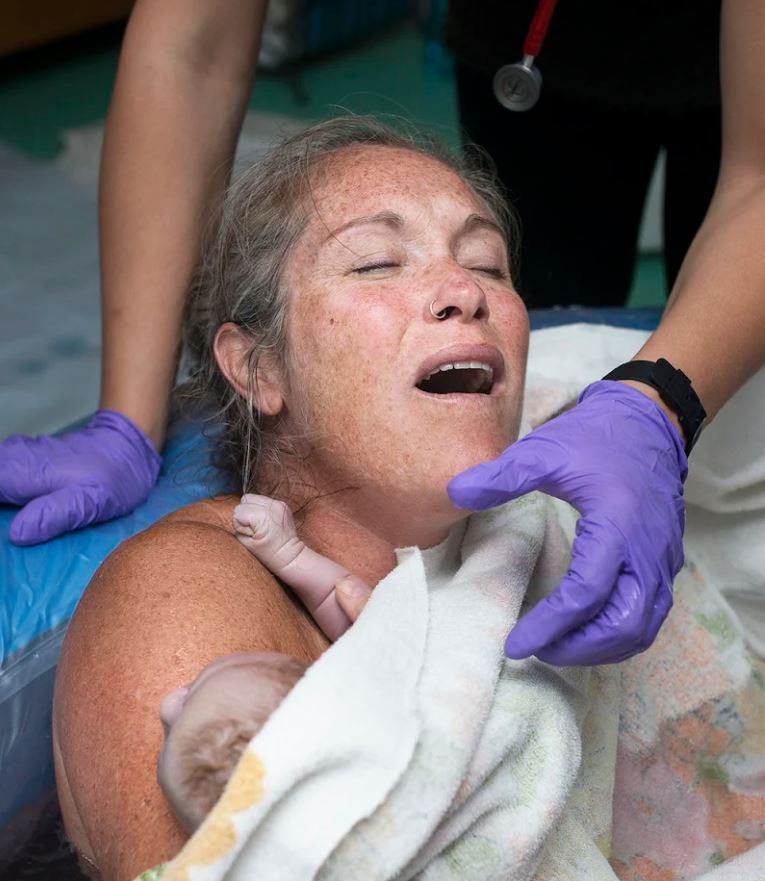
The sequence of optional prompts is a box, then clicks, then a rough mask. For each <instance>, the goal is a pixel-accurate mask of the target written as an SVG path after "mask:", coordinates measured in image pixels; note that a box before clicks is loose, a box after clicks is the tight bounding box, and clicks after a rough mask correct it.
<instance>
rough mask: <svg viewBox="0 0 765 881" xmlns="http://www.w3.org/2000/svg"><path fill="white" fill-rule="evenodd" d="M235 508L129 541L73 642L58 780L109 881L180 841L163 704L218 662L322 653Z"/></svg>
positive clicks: (179, 519)
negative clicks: (163, 755) (241, 655)
mask: <svg viewBox="0 0 765 881" xmlns="http://www.w3.org/2000/svg"><path fill="white" fill-rule="evenodd" d="M232 510H233V502H232V501H229V502H228V512H227V510H226V503H225V502H220V501H218V500H212V501H211V502H210V503H201V504H199V505H194V506H189V508H186V509H184V510H182V511H179V512H176V513H175V514H174V515H172V516H170V517H166V518H164V519H163V520H161V521H159V522H158V523H156V524H154V525H153V526H152V527H150V528H149V529H147V530H145V531H144V532H142V533H140V534H138V535H136V536H134V537H133V538H131V539H129V540H128V541H125V542H123V544H121V545H120V546H119V548H117V550H116V551H114V552H113V553H112V554H111V555H110V556H109V557H108V558H107V560H106V561H105V562H104V563H103V565H102V566H101V567H100V569H99V570H98V572H97V573H96V575H95V576H94V578H93V580H92V581H91V584H90V585H89V587H88V589H87V591H86V592H85V594H84V596H83V598H82V600H81V602H80V605H79V606H78V608H77V611H76V612H75V615H74V616H73V618H72V622H71V624H70V627H69V632H68V633H67V637H66V640H65V644H64V649H63V651H62V655H61V661H60V664H59V670H58V676H57V681H56V695H55V707H54V728H55V733H56V738H57V743H58V745H59V747H60V765H61V768H60V771H62V772H63V774H64V775H65V777H66V780H67V784H68V786H69V788H70V790H71V793H72V796H73V799H74V802H75V803H76V805H77V807H78V809H79V818H80V820H81V822H82V826H83V829H84V833H85V835H86V837H87V840H88V842H89V844H90V849H91V850H92V853H93V855H94V856H95V859H96V862H97V863H98V865H99V868H100V869H101V872H102V876H103V877H104V878H105V879H109V881H111V879H115V881H121V879H123V878H126V879H128V878H133V877H135V876H136V875H138V874H139V872H140V871H142V870H144V869H146V868H149V867H150V866H151V865H153V864H156V863H158V862H161V861H163V860H166V859H168V858H169V857H171V856H173V855H174V853H175V852H177V850H178V848H179V846H180V844H181V843H182V841H183V840H184V837H185V836H184V834H183V832H182V830H181V829H180V827H179V826H178V825H177V823H176V822H175V820H174V818H173V816H172V814H171V812H170V810H169V808H168V806H167V804H166V802H165V800H164V797H163V795H162V793H161V791H160V790H159V787H158V785H157V782H156V762H157V755H158V752H159V748H160V746H161V743H162V727H161V723H160V719H159V704H160V702H161V699H162V697H163V696H164V695H165V694H166V693H168V692H169V691H171V690H173V689H174V688H177V687H178V686H180V685H182V684H184V683H186V682H189V681H190V680H192V679H194V678H195V677H196V675H197V674H198V673H199V671H200V670H201V669H202V668H203V667H204V666H205V665H206V664H208V663H209V662H210V661H211V660H212V659H213V658H214V657H217V656H219V655H223V654H228V653H230V652H237V651H248V650H256V651H257V650H263V651H280V652H284V653H286V654H291V655H294V656H297V657H299V658H301V659H304V660H306V661H308V662H309V663H310V662H311V661H313V660H315V658H316V657H317V656H318V655H319V654H320V653H321V651H322V650H323V648H324V647H325V645H326V643H325V642H324V641H323V637H321V635H320V634H318V633H317V630H316V628H315V625H313V624H311V622H310V621H309V620H308V618H307V615H306V614H305V613H304V612H303V611H302V610H301V609H299V608H298V607H297V606H296V605H295V603H294V601H293V600H291V599H290V598H289V597H288V596H287V594H286V593H285V591H284V590H283V589H282V588H281V587H280V585H279V584H278V583H277V582H276V580H275V579H274V577H273V576H272V575H271V574H270V573H269V572H268V571H267V570H265V569H264V568H263V567H262V566H261V564H260V563H259V562H258V561H257V560H256V559H255V558H254V557H252V556H251V554H250V553H249V552H248V551H247V550H246V549H245V548H244V547H242V546H241V545H240V544H239V542H238V541H237V540H236V538H235V537H234V535H233V532H232V530H231V527H230V526H228V522H230V512H231V511H232ZM227 518H229V519H228V520H227Z"/></svg>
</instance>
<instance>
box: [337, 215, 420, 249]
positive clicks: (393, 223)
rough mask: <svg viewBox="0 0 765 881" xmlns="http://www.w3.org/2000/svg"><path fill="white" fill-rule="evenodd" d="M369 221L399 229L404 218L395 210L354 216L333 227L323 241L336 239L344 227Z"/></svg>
mask: <svg viewBox="0 0 765 881" xmlns="http://www.w3.org/2000/svg"><path fill="white" fill-rule="evenodd" d="M370 223H382V224H384V225H385V226H388V227H390V228H391V229H401V227H403V226H404V218H403V217H402V216H401V215H400V214H396V212H395V211H379V212H378V213H377V214H368V215H366V216H364V217H354V218H353V219H352V220H349V221H348V222H347V223H344V224H342V225H341V226H338V227H337V229H333V230H332V231H331V232H330V233H329V235H328V236H327V238H326V239H324V242H328V241H329V240H330V239H336V238H337V237H338V235H339V234H340V233H341V232H344V231H345V230H346V229H350V228H351V227H353V226H365V225H367V224H370ZM324 242H322V244H324Z"/></svg>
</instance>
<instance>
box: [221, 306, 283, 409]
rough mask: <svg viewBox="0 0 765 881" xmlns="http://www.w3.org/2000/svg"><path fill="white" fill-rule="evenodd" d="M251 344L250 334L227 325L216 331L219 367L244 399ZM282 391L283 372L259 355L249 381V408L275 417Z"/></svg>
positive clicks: (270, 359)
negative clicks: (250, 399) (250, 381)
mask: <svg viewBox="0 0 765 881" xmlns="http://www.w3.org/2000/svg"><path fill="white" fill-rule="evenodd" d="M253 342H254V340H253V337H252V334H249V333H247V331H246V330H244V329H243V328H241V327H240V326H239V325H238V324H234V323H232V322H230V321H229V322H227V323H226V324H222V325H221V326H220V327H219V328H218V332H217V333H216V334H215V342H214V343H213V351H214V352H215V360H216V361H217V362H218V367H220V369H221V371H222V372H223V375H224V376H225V377H226V379H227V380H228V382H229V383H230V384H231V385H232V386H233V388H234V389H236V391H237V392H239V394H240V395H241V396H242V397H243V398H245V399H248V398H249V393H248V388H247V375H248V372H249V355H250V352H251V351H252V346H253ZM284 391H285V390H284V380H283V377H282V371H281V370H280V369H279V368H278V367H277V366H276V365H275V364H274V362H273V358H271V357H270V356H269V355H262V356H261V357H260V358H259V359H258V363H257V366H256V368H255V373H254V375H253V377H252V401H251V403H252V406H253V407H254V408H255V409H256V410H257V411H258V412H259V413H262V414H263V415H264V416H276V415H277V413H280V412H281V410H282V408H283V407H284Z"/></svg>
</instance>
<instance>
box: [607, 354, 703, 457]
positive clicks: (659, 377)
mask: <svg viewBox="0 0 765 881" xmlns="http://www.w3.org/2000/svg"><path fill="white" fill-rule="evenodd" d="M603 379H634V380H637V381H638V382H644V383H646V385H650V386H652V387H653V388H655V389H656V391H657V392H658V393H659V397H660V398H661V399H662V401H664V403H665V404H666V405H667V406H668V407H671V408H672V410H674V412H675V413H676V414H677V418H678V419H679V421H680V425H681V427H682V429H683V432H684V434H685V437H686V443H685V454H686V456H687V455H689V454H690V452H691V450H692V449H693V445H694V444H695V443H696V441H697V440H698V438H699V435H700V434H701V426H702V425H703V423H704V420H705V419H706V418H707V413H706V410H705V409H704V408H703V406H702V405H701V401H700V400H699V396H698V395H697V394H696V392H695V391H694V390H693V386H692V385H691V381H690V379H688V377H687V376H686V375H685V374H684V373H683V371H682V370H676V369H675V368H674V367H673V366H672V365H671V364H670V363H669V361H666V360H665V359H664V358H659V360H658V361H628V362H627V363H626V364H622V365H620V366H619V367H617V368H616V369H615V370H612V371H611V372H610V373H609V374H608V375H607V376H604V377H603Z"/></svg>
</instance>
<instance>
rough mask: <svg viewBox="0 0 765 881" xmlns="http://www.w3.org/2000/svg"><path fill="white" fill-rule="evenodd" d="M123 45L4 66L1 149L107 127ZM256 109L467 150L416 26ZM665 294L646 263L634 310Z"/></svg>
mask: <svg viewBox="0 0 765 881" xmlns="http://www.w3.org/2000/svg"><path fill="white" fill-rule="evenodd" d="M119 42H120V29H119V28H110V29H107V30H104V31H99V32H96V33H94V34H92V35H90V36H87V37H84V38H82V39H78V40H76V41H73V42H69V43H65V44H60V45H57V46H54V47H51V48H47V49H44V50H38V51H36V52H34V53H28V54H26V55H24V56H19V57H16V58H10V59H5V60H3V61H1V62H0V141H5V142H6V143H9V144H11V145H13V146H15V147H16V148H17V149H19V150H21V151H23V152H24V153H26V154H28V155H30V156H33V157H35V158H39V159H53V158H55V156H56V155H57V154H58V153H59V151H60V150H61V147H62V140H61V134H62V132H63V131H64V130H65V129H68V128H75V127H77V126H81V125H86V124H88V123H93V122H96V121H98V120H101V119H103V118H104V116H105V114H106V110H107V107H108V103H109V96H110V93H111V88H112V83H113V80H114V74H115V71H116V67H117V57H118V53H119ZM250 107H252V108H253V109H257V110H262V111H266V112H272V113H279V114H285V115H290V116H295V117H298V118H301V119H319V118H322V117H324V116H327V115H329V114H332V113H337V112H338V111H339V109H340V108H343V109H346V110H351V111H354V112H357V113H374V114H379V115H382V116H385V117H389V118H390V117H403V118H404V119H407V120H410V121H413V122H415V123H417V124H419V125H420V126H423V127H426V128H428V129H429V130H432V131H434V132H435V133H436V134H438V135H439V137H441V138H442V139H443V140H445V141H447V142H449V143H452V144H455V145H456V144H457V143H458V134H457V112H456V106H455V99H454V89H453V85H452V81H451V77H450V75H449V74H448V72H447V73H445V74H444V73H442V74H437V73H435V72H433V71H431V70H429V69H428V68H427V67H426V66H425V64H424V63H423V42H422V38H421V36H420V34H419V32H418V29H417V27H416V25H414V24H413V23H405V24H403V25H400V26H397V27H394V28H390V29H388V30H386V31H385V32H384V33H382V34H380V36H379V37H377V38H375V39H369V40H365V41H364V42H363V43H361V44H359V45H358V46H356V47H354V48H352V49H347V50H343V51H338V52H334V53H332V54H330V55H327V56H325V57H323V58H321V59H319V60H316V61H312V62H309V63H307V64H303V65H300V66H298V67H297V68H296V69H295V70H293V71H291V72H289V73H279V74H274V73H265V72H261V73H259V75H258V81H257V84H256V87H255V89H254V92H253V95H252V98H251V100H250ZM664 288H665V284H664V280H663V270H662V268H661V260H660V258H659V257H655V256H648V257H642V258H641V259H640V260H639V261H638V267H637V272H636V275H635V282H634V284H633V290H632V294H631V297H630V305H632V306H648V305H659V304H661V303H663V302H664V297H665V294H664Z"/></svg>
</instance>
